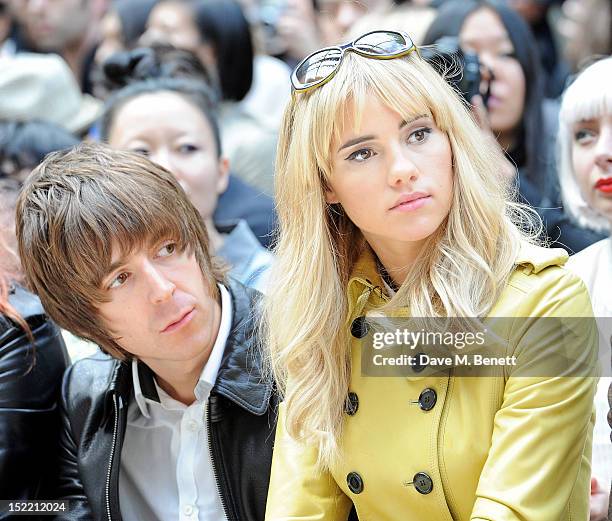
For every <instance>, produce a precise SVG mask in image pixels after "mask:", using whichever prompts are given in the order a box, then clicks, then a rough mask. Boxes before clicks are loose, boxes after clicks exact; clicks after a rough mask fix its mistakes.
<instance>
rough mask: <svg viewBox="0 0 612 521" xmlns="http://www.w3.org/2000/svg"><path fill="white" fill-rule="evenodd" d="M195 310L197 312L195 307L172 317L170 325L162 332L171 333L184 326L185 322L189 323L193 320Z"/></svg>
mask: <svg viewBox="0 0 612 521" xmlns="http://www.w3.org/2000/svg"><path fill="white" fill-rule="evenodd" d="M194 312H195V308H194V307H192V308H189V309H187V310H184V311H181V313H180V314H179V315H178V317H176V318H174V319H172V321H171V322H170V323H168V325H167V326H166V327H165V328H164V329H162V330H161V332H162V333H171V332H173V331H176V330H177V329H179V328H181V327H183V326H184V325H185V324H187V323H188V322H189V321H190V320H191V318H192V317H193V315H194Z"/></svg>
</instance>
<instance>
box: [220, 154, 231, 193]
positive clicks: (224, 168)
mask: <svg viewBox="0 0 612 521" xmlns="http://www.w3.org/2000/svg"><path fill="white" fill-rule="evenodd" d="M229 170H230V163H229V159H228V158H227V157H223V156H222V157H220V158H219V179H218V180H217V194H219V195H221V194H222V193H224V192H225V191H226V190H227V185H228V184H229V176H230V171H229Z"/></svg>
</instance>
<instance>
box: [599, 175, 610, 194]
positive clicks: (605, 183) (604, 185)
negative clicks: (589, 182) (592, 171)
mask: <svg viewBox="0 0 612 521" xmlns="http://www.w3.org/2000/svg"><path fill="white" fill-rule="evenodd" d="M595 189H596V190H599V191H600V192H603V193H604V194H612V177H606V178H604V179H600V180H599V181H597V182H596V183H595Z"/></svg>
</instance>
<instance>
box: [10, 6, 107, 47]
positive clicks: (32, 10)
mask: <svg viewBox="0 0 612 521" xmlns="http://www.w3.org/2000/svg"><path fill="white" fill-rule="evenodd" d="M16 3H17V6H18V7H17V13H18V14H17V16H18V19H19V21H20V23H21V24H22V25H23V27H24V29H25V32H26V34H27V36H28V38H29V40H30V42H31V43H32V44H33V45H35V46H36V48H37V49H39V50H42V51H52V50H61V49H63V48H65V47H69V46H71V45H75V44H78V43H79V42H81V41H83V40H84V39H85V37H86V35H87V34H88V33H89V31H90V25H91V24H92V23H93V22H94V21H95V16H94V14H95V7H97V6H98V5H99V2H97V0H17V2H16ZM94 4H95V5H94Z"/></svg>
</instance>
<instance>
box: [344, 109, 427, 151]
mask: <svg viewBox="0 0 612 521" xmlns="http://www.w3.org/2000/svg"><path fill="white" fill-rule="evenodd" d="M428 117H429V114H419V115H418V116H414V117H413V118H410V119H408V120H404V121H402V122H401V123H400V124H399V129H400V130H401V129H402V128H404V127H405V126H406V125H410V124H411V123H412V122H413V121H416V120H417V119H421V118H428ZM375 138H376V136H374V135H373V134H369V135H367V136H359V137H356V138H353V139H349V140H348V141H347V142H346V143H344V144H343V145H342V146H341V147H340V148H339V149H338V152H341V151H342V150H344V149H345V148H349V147H352V146H353V145H358V144H359V143H363V142H364V141H369V140H370V139H375Z"/></svg>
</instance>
